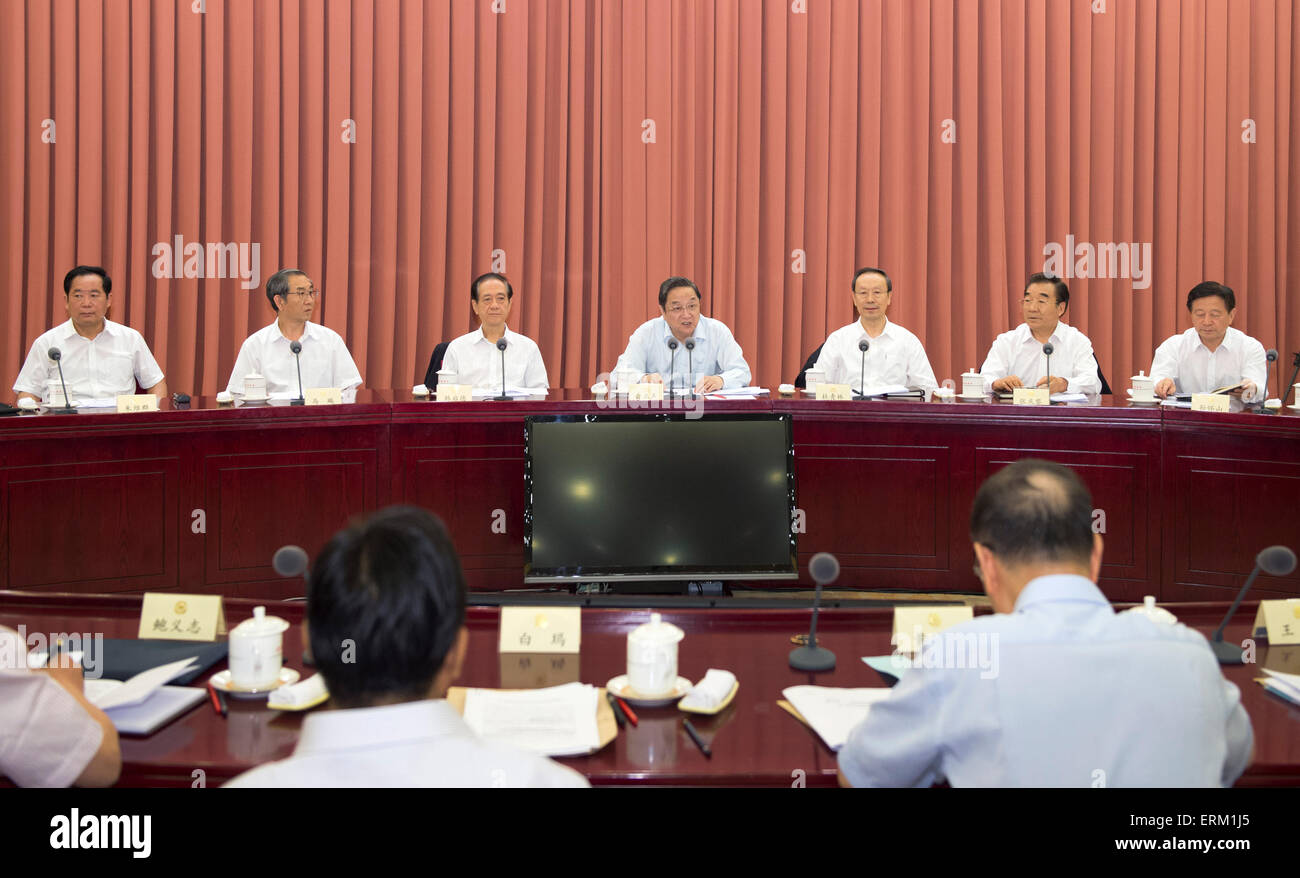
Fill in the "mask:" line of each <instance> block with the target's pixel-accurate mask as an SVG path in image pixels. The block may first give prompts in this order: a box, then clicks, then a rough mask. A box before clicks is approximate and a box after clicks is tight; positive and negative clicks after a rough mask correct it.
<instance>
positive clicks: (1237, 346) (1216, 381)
mask: <svg viewBox="0 0 1300 878" xmlns="http://www.w3.org/2000/svg"><path fill="white" fill-rule="evenodd" d="M1187 313H1188V314H1190V315H1191V317H1192V328H1191V329H1189V330H1187V331H1186V332H1183V333H1179V334H1178V335H1172V336H1170V337H1169V338H1167V339H1165V340H1164V341H1163V342H1162V343H1161V344H1160V347H1158V348H1156V356H1155V359H1154V360H1153V361H1152V363H1151V377H1152V378H1153V379H1155V382H1156V396H1158V397H1160V398H1161V399H1164V398H1165V397H1167V396H1169V395H1170V394H1171V393H1172V394H1178V393H1209V392H1211V391H1213V390H1218V389H1219V388H1220V387H1230V386H1235V385H1237V384H1241V385H1242V389H1241V391H1240V394H1241V399H1242V401H1243V402H1258V401H1259V400H1261V399H1263V398H1264V392H1265V388H1266V387H1267V386H1268V362H1267V360H1266V359H1265V353H1264V346H1263V345H1262V344H1260V343H1259V342H1258V341H1257V340H1255V339H1253V338H1251V337H1250V336H1249V335H1246V334H1245V333H1244V332H1242V331H1241V330H1239V329H1233V328H1232V321H1233V318H1235V317H1236V316H1237V296H1236V294H1235V293H1233V291H1232V288H1231V287H1228V286H1225V285H1224V284H1221V283H1216V282H1215V281H1211V280H1207V281H1203V282H1202V283H1199V284H1197V285H1196V286H1194V287H1192V289H1191V292H1189V293H1188V294H1187Z"/></svg>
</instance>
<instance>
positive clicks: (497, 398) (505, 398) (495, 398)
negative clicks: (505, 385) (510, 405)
mask: <svg viewBox="0 0 1300 878" xmlns="http://www.w3.org/2000/svg"><path fill="white" fill-rule="evenodd" d="M491 400H492V401H493V402H510V397H508V396H506V395H505V394H502V395H501V396H493V397H491Z"/></svg>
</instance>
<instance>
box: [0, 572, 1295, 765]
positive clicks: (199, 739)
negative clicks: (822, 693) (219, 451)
mask: <svg viewBox="0 0 1300 878" xmlns="http://www.w3.org/2000/svg"><path fill="white" fill-rule="evenodd" d="M224 603H225V613H226V617H227V619H228V620H229V621H230V624H232V625H233V624H236V623H238V622H239V621H241V620H243V619H244V618H247V617H249V616H251V615H252V607H253V604H254V603H255V602H254V601H248V600H232V599H227V600H226V601H225V602H224ZM1169 609H1170V610H1172V611H1173V612H1174V613H1175V615H1177V616H1178V617H1179V619H1180V620H1181V621H1182V622H1184V623H1186V624H1188V625H1191V626H1192V627H1195V628H1197V629H1198V630H1201V631H1202V632H1204V633H1206V634H1207V636H1208V634H1209V633H1210V632H1211V631H1213V629H1214V628H1215V627H1216V626H1217V624H1218V622H1219V621H1220V619H1221V618H1222V616H1223V614H1224V613H1225V612H1226V610H1227V606H1226V605H1225V604H1172V605H1169ZM1255 609H1256V605H1255V603H1254V602H1247V603H1243V605H1242V606H1241V608H1240V609H1239V611H1238V612H1237V614H1236V615H1235V616H1234V618H1233V623H1232V624H1230V625H1229V626H1228V630H1227V639H1229V640H1232V641H1233V642H1237V643H1240V642H1241V640H1242V639H1243V638H1245V637H1247V636H1248V635H1249V631H1250V628H1251V623H1252V621H1253V619H1254V615H1255ZM303 611H304V604H302V603H299V602H283V603H271V604H270V605H269V606H268V607H267V612H268V614H270V615H276V616H280V617H281V618H284V619H287V620H289V621H290V622H291V623H292V624H291V627H290V629H289V630H288V632H286V634H285V642H284V644H285V649H284V654H285V657H286V663H287V664H288V665H289V666H291V667H293V668H295V669H296V670H301V671H304V672H305V673H308V674H309V673H312V671H311V669H310V668H307V667H305V666H304V665H303V664H302V662H301V661H300V659H299V657H300V656H301V655H302V636H301V634H302V629H301V624H300V623H301V619H302V614H303ZM662 612H663V615H664V617H665V619H666V620H667V621H670V622H672V623H673V624H675V625H677V626H679V627H681V628H682V629H683V630H684V631H685V632H686V637H685V639H684V640H683V641H682V643H681V646H680V654H679V671H680V673H681V674H682V675H683V676H686V677H687V678H689V679H690V680H692V681H698V680H699V679H700V678H701V677H703V676H704V673H705V671H706V670H708V669H709V668H722V669H726V670H730V671H732V672H733V673H735V674H736V676H737V679H738V680H739V683H740V689H739V691H738V692H737V694H736V698H735V700H734V701H733V702H732V704H731V705H729V706H728V707H727V708H726V709H725V710H723V711H722V713H720V714H718V715H717V716H715V717H698V716H694V715H692V716H691V720H692V723H693V724H694V725H696V726H697V727H698V729H699V730H700V733H701V736H702V737H703V738H704V740H705V741H706V742H708V743H710V745H711V748H712V750H713V757H712V758H711V759H709V758H706V757H704V756H703V755H702V754H701V753H700V752H699V751H698V750H697V749H696V747H695V745H694V744H693V743H692V742H691V740H690V738H688V737H687V735H686V733H685V731H684V730H683V729H682V725H681V721H682V718H683V717H684V716H686V714H683V713H682V712H681V711H679V710H678V709H677V708H676V707H666V708H655V709H647V708H642V709H638V711H637V713H638V718H639V720H640V723H639V725H637V726H636V727H635V728H632V727H629V728H627V729H625V730H622V731H620V732H619V733H618V737H617V738H616V739H615V740H614V741H613V742H612V743H611V744H609V745H607V746H606V747H604V748H603V749H602V750H600V751H599V752H597V753H596V754H594V755H592V756H588V757H584V758H576V759H565V760H563V761H564V762H565V763H567V764H569V765H571V766H573V767H574V768H575V769H577V770H578V771H580V772H582V773H583V774H585V775H586V776H587V777H588V778H590V780H591V781H592V783H594V784H623V783H640V784H645V783H648V784H691V785H732V786H740V785H745V786H749V785H763V786H792V785H796V784H799V783H803V784H806V785H807V786H831V785H834V783H835V772H836V762H835V755H834V754H833V753H832V752H831V750H830V749H828V748H827V747H826V745H825V744H823V743H822V741H821V740H820V739H819V738H817V736H816V735H814V734H813V733H812V732H811V731H810V730H809V729H808V728H806V727H805V726H803V725H802V724H800V723H799V722H798V721H796V720H795V719H794V718H793V717H791V716H789V715H788V714H787V713H785V712H784V711H783V710H782V709H781V708H780V707H778V706H777V704H776V702H777V700H778V699H779V698H781V692H782V690H783V689H785V688H786V687H788V686H794V685H800V684H807V683H815V684H818V685H825V686H843V687H873V686H883V685H885V681H884V678H882V677H881V676H880V675H878V674H877V673H876V672H875V671H873V670H871V669H870V668H868V667H867V666H866V665H865V664H863V663H862V661H861V660H860V659H861V657H863V656H871V655H887V654H889V653H890V651H891V647H890V644H889V640H890V630H891V623H892V615H891V612H890V610H888V609H870V610H856V609H855V610H849V609H838V610H829V611H827V612H826V613H824V614H823V615H822V618H821V621H820V622H819V625H818V635H819V641H820V642H821V644H822V645H823V646H826V647H827V648H829V649H831V650H832V651H833V652H835V654H836V658H837V665H836V668H835V670H834V671H831V672H829V673H822V674H808V673H800V672H796V671H793V670H791V669H790V667H789V665H788V662H787V657H788V654H789V651H790V649H791V648H792V644H791V641H790V638H791V636H792V635H795V634H798V633H801V632H804V633H806V632H807V630H808V620H809V614H808V612H807V611H803V610H798V611H796V610H751V609H735V608H732V607H727V608H712V609H675V610H674V609H665V610H663V611H662ZM139 613H140V598H139V597H138V596H126V595H111V596H93V597H92V596H76V595H33V594H30V593H14V592H9V593H2V592H0V625H6V626H8V627H10V628H14V629H17V628H18V627H19V626H20V625H21V626H25V629H26V631H27V632H28V633H34V632H43V633H44V634H45V636H48V635H49V634H52V633H53V634H59V633H66V632H83V633H89V634H94V633H99V634H103V635H104V636H105V637H126V638H130V637H134V636H135V632H136V628H137V625H138V618H139ZM647 615H648V611H645V610H622V609H586V610H584V611H583V614H582V651H581V654H580V655H579V656H566V657H563V658H560V657H542V656H532V657H529V658H523V657H520V656H517V655H514V656H511V655H506V656H502V655H499V654H498V653H497V651H496V650H497V625H498V619H499V612H498V610H497V609H495V608H485V607H473V608H471V609H470V610H469V617H468V626H469V629H470V645H469V652H468V655H467V657H466V663H465V668H464V673H463V674H462V676H461V679H460V680H459V681H458V683H459V684H460V685H466V686H482V687H489V688H533V687H537V686H543V685H551V684H558V683H563V682H569V681H573V680H580V681H582V682H585V683H592V684H594V685H598V686H603V685H604V684H605V683H606V682H607V681H609V680H610V679H611V678H613V677H615V676H617V675H618V674H622V673H624V672H625V670H626V664H627V645H626V643H627V641H626V637H627V634H628V632H629V631H631V630H632V629H633V628H635V627H636V626H637V625H640V624H641V623H642V622H644V621H646V619H647ZM1256 657H1257V659H1258V665H1242V666H1237V667H1227V668H1225V669H1224V673H1225V674H1226V676H1227V677H1228V679H1230V680H1232V681H1233V682H1234V683H1236V684H1237V686H1238V687H1239V688H1240V690H1241V694H1242V703H1243V704H1244V706H1245V708H1246V711H1247V713H1248V714H1249V715H1250V718H1251V722H1252V724H1253V726H1254V731H1255V758H1254V761H1253V762H1252V764H1251V766H1250V767H1249V769H1247V771H1246V773H1245V775H1244V776H1243V777H1242V778H1241V780H1240V781H1239V784H1238V785H1240V786H1294V785H1297V784H1300V708H1296V707H1293V706H1291V705H1289V704H1287V703H1286V702H1283V701H1281V700H1280V699H1278V698H1276V697H1275V696H1272V695H1269V694H1268V693H1266V692H1265V691H1264V690H1263V688H1262V687H1260V686H1259V685H1258V684H1256V683H1254V682H1252V678H1254V677H1257V676H1262V673H1261V672H1260V670H1259V668H1260V667H1279V668H1290V669H1292V670H1295V668H1296V663H1297V662H1300V647H1274V648H1272V649H1270V648H1269V647H1267V646H1262V647H1261V648H1260V649H1259V650H1258V652H1257V654H1256ZM224 667H225V665H224V664H222V665H217V666H215V667H214V668H213V669H212V670H211V671H209V672H208V673H207V674H205V675H204V676H203V677H201V678H200V679H199V680H198V681H196V683H195V685H202V684H203V682H204V681H205V680H206V679H207V677H208V676H209V675H210V674H211V673H215V672H216V671H218V670H221V669H223V668H224ZM1138 670H1140V669H1135V671H1138ZM301 721H302V715H301V714H293V713H282V712H278V711H274V710H270V709H268V708H267V707H266V704H265V702H258V701H235V700H232V701H231V702H230V712H229V716H228V718H226V719H222V718H221V717H220V716H218V715H217V714H216V713H215V711H214V710H213V709H212V707H211V705H210V704H208V703H207V702H206V701H205V702H203V703H202V704H200V705H199V706H198V707H196V708H195V709H193V710H191V711H190V712H189V713H187V714H185V715H183V716H182V717H180V718H178V719H177V720H175V721H173V722H172V723H171V724H170V725H167V726H165V727H164V728H162V729H161V730H159V731H158V732H156V733H155V734H153V735H151V736H149V737H146V738H133V737H124V738H123V739H122V758H123V761H124V768H123V773H122V778H121V781H120V783H121V784H122V785H125V786H185V787H188V786H192V785H195V784H196V783H198V782H199V781H201V782H202V783H204V784H206V785H207V786H217V785H219V784H220V783H222V782H224V781H225V780H228V779H229V778H231V777H233V776H235V775H236V774H239V773H240V772H242V771H245V770H247V769H249V768H251V767H253V766H254V765H258V764H260V763H263V762H267V761H270V760H274V759H280V758H284V757H285V756H287V755H289V754H290V753H291V752H292V750H293V747H294V745H295V743H296V741H297V738H298V729H299V727H300V725H301Z"/></svg>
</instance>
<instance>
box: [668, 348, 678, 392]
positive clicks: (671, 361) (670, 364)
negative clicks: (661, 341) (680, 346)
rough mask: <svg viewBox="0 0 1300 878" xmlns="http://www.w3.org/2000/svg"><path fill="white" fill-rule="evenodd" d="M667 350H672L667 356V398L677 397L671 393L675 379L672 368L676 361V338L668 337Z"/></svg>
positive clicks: (675, 375)
mask: <svg viewBox="0 0 1300 878" xmlns="http://www.w3.org/2000/svg"><path fill="white" fill-rule="evenodd" d="M668 350H670V351H672V354H670V355H669V357H668V398H669V399H676V398H677V397H676V395H675V394H674V393H673V384H674V383H675V382H676V381H677V373H676V372H675V371H673V370H674V366H675V364H676V363H677V339H675V338H670V339H668Z"/></svg>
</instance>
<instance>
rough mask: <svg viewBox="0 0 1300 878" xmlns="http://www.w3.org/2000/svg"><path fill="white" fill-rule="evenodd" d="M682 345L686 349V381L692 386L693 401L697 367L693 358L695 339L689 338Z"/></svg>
mask: <svg viewBox="0 0 1300 878" xmlns="http://www.w3.org/2000/svg"><path fill="white" fill-rule="evenodd" d="M682 344H683V345H685V347H686V381H687V383H688V384H690V385H691V399H695V384H694V383H692V379H693V378H694V377H695V365H694V363H693V362H692V358H691V352H692V351H694V350H695V339H693V338H688V339H686V341H684V342H682Z"/></svg>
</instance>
